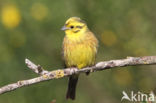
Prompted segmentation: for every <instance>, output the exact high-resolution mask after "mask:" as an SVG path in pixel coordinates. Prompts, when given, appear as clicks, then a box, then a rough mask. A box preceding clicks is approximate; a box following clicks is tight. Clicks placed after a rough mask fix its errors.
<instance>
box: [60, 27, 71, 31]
mask: <svg viewBox="0 0 156 103" xmlns="http://www.w3.org/2000/svg"><path fill="white" fill-rule="evenodd" d="M68 29H70V28H68V27H66V26H63V27H62V28H61V30H63V31H65V30H68Z"/></svg>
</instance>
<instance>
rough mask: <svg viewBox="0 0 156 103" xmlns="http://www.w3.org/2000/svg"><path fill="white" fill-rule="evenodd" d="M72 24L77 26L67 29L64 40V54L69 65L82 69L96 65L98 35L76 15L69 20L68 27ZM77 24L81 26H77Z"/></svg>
mask: <svg viewBox="0 0 156 103" xmlns="http://www.w3.org/2000/svg"><path fill="white" fill-rule="evenodd" d="M70 26H74V27H75V28H73V29H69V30H66V31H65V32H66V36H65V38H64V42H63V54H64V60H65V63H66V65H67V67H77V68H79V69H81V68H84V67H87V66H91V65H94V63H95V58H96V53H97V46H98V41H97V39H96V37H95V36H94V34H93V33H92V32H91V31H90V30H89V29H88V27H87V25H86V24H85V23H84V22H81V21H79V20H77V19H75V17H74V18H70V19H69V20H67V22H66V27H68V28H69V27H70ZM77 26H79V28H76V27H77ZM81 27H82V28H81ZM77 31H78V32H77Z"/></svg>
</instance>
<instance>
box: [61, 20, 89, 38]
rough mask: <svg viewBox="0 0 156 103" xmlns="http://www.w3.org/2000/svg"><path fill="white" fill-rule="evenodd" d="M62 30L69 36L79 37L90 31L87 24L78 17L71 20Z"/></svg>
mask: <svg viewBox="0 0 156 103" xmlns="http://www.w3.org/2000/svg"><path fill="white" fill-rule="evenodd" d="M61 30H64V31H65V33H66V34H67V35H76V34H77V35H79V34H80V33H83V32H85V31H87V30H88V28H87V25H86V23H85V22H84V21H83V20H81V19H80V18H78V17H71V18H69V19H68V20H67V21H66V23H65V25H64V26H63V27H62V29H61Z"/></svg>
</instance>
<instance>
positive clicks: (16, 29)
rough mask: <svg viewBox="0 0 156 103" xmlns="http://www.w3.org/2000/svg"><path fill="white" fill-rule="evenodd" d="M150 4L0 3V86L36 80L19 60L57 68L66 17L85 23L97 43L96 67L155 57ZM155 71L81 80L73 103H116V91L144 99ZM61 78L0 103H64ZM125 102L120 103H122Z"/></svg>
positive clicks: (126, 70) (151, 0) (154, 0)
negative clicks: (131, 58) (139, 94)
mask: <svg viewBox="0 0 156 103" xmlns="http://www.w3.org/2000/svg"><path fill="white" fill-rule="evenodd" d="M155 4H156V0H86V1H84V0H1V1H0V86H4V85H6V84H9V83H13V82H16V81H18V80H23V79H30V78H34V77H37V76H38V75H37V74H35V73H33V72H32V71H31V70H29V69H28V68H27V66H26V65H25V63H24V59H25V58H29V59H30V60H32V61H33V62H35V63H36V64H40V65H42V66H43V67H44V68H45V69H47V70H55V69H58V68H63V61H62V58H61V50H62V41H63V37H64V32H63V31H61V30H60V28H61V27H62V26H63V25H64V23H65V21H66V20H67V19H68V18H69V17H72V16H78V17H80V18H82V19H83V20H85V21H86V22H87V24H88V26H89V28H90V29H91V30H92V31H93V32H94V33H95V34H96V37H97V38H98V40H99V44H100V45H99V52H98V56H97V62H98V61H105V60H111V59H121V58H126V57H127V56H148V55H156V52H155V51H156V5H155ZM155 78H156V66H133V67H122V68H117V69H112V70H111V69H110V70H105V71H101V72H96V73H91V74H90V75H89V76H85V75H84V74H82V75H81V76H80V79H79V83H78V88H77V98H76V100H75V101H74V102H73V103H120V100H121V97H122V91H123V90H125V91H126V92H128V93H130V91H132V90H133V91H136V92H138V91H141V92H144V93H149V92H150V91H152V90H154V89H155V87H156V83H155V82H154V81H155ZM67 81H68V80H67V78H63V79H59V80H51V81H48V82H43V83H39V84H35V85H32V86H28V87H24V88H20V89H17V90H16V91H13V92H9V93H6V94H3V95H0V103H50V102H51V101H52V100H56V103H69V102H72V101H71V100H69V101H67V100H66V99H65V94H66V88H67ZM126 102H127V101H124V103H126Z"/></svg>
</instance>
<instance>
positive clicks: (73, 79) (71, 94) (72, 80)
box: [66, 75, 78, 100]
mask: <svg viewBox="0 0 156 103" xmlns="http://www.w3.org/2000/svg"><path fill="white" fill-rule="evenodd" d="M77 82H78V75H73V76H70V77H69V82H68V89H67V94H66V99H72V100H74V99H75V96H76V85H77Z"/></svg>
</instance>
